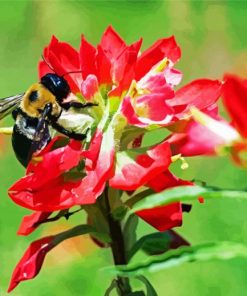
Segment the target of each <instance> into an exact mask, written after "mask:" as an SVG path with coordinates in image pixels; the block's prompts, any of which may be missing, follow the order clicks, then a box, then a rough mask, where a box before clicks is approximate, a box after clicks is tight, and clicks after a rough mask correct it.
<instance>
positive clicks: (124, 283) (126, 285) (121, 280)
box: [105, 188, 132, 296]
mask: <svg viewBox="0 0 247 296" xmlns="http://www.w3.org/2000/svg"><path fill="white" fill-rule="evenodd" d="M105 206H106V210H107V219H108V224H109V229H110V235H111V239H112V243H111V250H112V255H113V260H114V264H115V265H126V264H127V263H128V262H127V258H126V255H125V247H124V238H123V232H122V228H121V224H120V222H119V221H117V220H115V219H114V218H113V217H112V215H111V207H110V203H109V196H108V188H106V189H105ZM116 283H117V291H118V295H119V296H127V295H129V294H130V293H131V292H132V290H131V286H130V282H129V279H128V278H126V277H121V276H118V277H117V278H116Z"/></svg>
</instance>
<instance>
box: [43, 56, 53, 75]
mask: <svg viewBox="0 0 247 296" xmlns="http://www.w3.org/2000/svg"><path fill="white" fill-rule="evenodd" d="M41 57H42V60H43V61H44V62H45V63H46V65H47V66H48V67H49V68H50V69H51V70H52V71H53V72H54V73H56V71H55V70H54V69H53V68H52V66H51V65H50V64H49V63H48V62H47V60H46V59H45V57H44V56H43V54H42V55H41Z"/></svg>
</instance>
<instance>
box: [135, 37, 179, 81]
mask: <svg viewBox="0 0 247 296" xmlns="http://www.w3.org/2000/svg"><path fill="white" fill-rule="evenodd" d="M180 56H181V51H180V48H179V46H178V45H177V43H176V41H175V38H174V37H173V36H172V37H169V38H164V39H160V40H158V41H156V42H155V43H154V44H153V45H152V46H151V47H150V48H148V49H147V50H145V51H144V52H143V54H142V55H141V56H140V58H139V59H138V61H137V66H136V80H140V78H141V77H143V76H144V75H145V74H146V73H147V72H148V71H149V70H150V69H151V68H152V67H153V66H154V65H155V64H157V63H158V62H159V61H161V60H162V59H164V58H168V59H169V60H171V61H172V62H173V63H176V62H177V61H178V60H179V58H180Z"/></svg>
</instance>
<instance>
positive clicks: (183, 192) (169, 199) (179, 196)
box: [130, 185, 247, 213]
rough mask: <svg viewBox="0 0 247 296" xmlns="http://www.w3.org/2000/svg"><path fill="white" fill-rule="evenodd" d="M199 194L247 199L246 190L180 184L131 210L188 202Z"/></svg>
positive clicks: (145, 200) (152, 196)
mask: <svg viewBox="0 0 247 296" xmlns="http://www.w3.org/2000/svg"><path fill="white" fill-rule="evenodd" d="M199 196H202V197H203V198H204V199H211V198H233V199H246V200H247V192H246V191H234V190H218V189H215V188H210V187H209V188H207V187H202V186H188V185H187V186H178V187H174V188H171V189H167V190H164V191H161V192H159V193H154V194H151V195H149V196H148V197H146V198H144V199H143V200H140V201H138V202H137V203H136V204H135V205H134V207H133V208H132V210H131V211H130V212H132V213H134V212H136V211H140V210H145V209H151V208H154V207H159V206H165V205H168V204H170V203H173V202H177V201H180V202H186V201H193V200H197V199H198V197H199Z"/></svg>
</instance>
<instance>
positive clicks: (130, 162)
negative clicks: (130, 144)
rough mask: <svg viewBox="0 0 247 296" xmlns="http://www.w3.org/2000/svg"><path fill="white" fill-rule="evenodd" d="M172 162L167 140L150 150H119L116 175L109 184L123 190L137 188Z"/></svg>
mask: <svg viewBox="0 0 247 296" xmlns="http://www.w3.org/2000/svg"><path fill="white" fill-rule="evenodd" d="M170 163H171V155H170V148H169V144H168V143H165V142H164V143H162V144H160V145H157V146H154V147H153V148H151V149H149V150H145V149H144V148H140V149H131V150H127V151H122V152H118V153H117V154H116V169H115V175H114V177H113V178H112V179H110V181H109V184H110V186H111V187H113V188H117V189H121V190H128V191H130V190H135V189H137V188H139V187H140V186H142V185H144V184H146V183H147V182H148V181H150V180H151V179H152V178H153V177H154V176H156V175H158V174H159V173H161V172H162V171H165V170H166V169H167V168H168V166H169V165H170Z"/></svg>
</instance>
